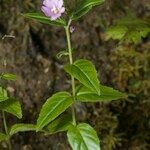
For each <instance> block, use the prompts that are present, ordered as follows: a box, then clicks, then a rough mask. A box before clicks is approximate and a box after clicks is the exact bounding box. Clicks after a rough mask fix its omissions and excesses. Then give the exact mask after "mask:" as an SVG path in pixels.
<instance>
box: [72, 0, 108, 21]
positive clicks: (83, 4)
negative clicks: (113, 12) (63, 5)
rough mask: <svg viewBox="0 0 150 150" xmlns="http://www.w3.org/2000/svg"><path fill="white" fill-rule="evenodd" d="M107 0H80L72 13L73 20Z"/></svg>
mask: <svg viewBox="0 0 150 150" xmlns="http://www.w3.org/2000/svg"><path fill="white" fill-rule="evenodd" d="M104 1H105V0H78V1H77V4H76V8H75V10H74V11H73V13H72V17H71V18H72V20H75V19H78V18H80V17H82V16H83V15H85V14H86V13H87V12H88V11H90V10H91V9H92V7H93V6H96V5H101V4H102V3H103V2H104Z"/></svg>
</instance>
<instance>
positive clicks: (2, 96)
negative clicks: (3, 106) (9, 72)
mask: <svg viewBox="0 0 150 150" xmlns="http://www.w3.org/2000/svg"><path fill="white" fill-rule="evenodd" d="M7 99H8V96H7V91H6V90H5V89H3V88H2V87H0V102H2V101H5V100H7Z"/></svg>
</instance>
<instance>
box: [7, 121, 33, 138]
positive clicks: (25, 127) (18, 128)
mask: <svg viewBox="0 0 150 150" xmlns="http://www.w3.org/2000/svg"><path fill="white" fill-rule="evenodd" d="M35 130H36V125H34V124H23V123H21V124H15V125H13V126H12V127H11V129H10V132H9V135H10V136H12V135H14V134H16V133H18V132H27V131H35Z"/></svg>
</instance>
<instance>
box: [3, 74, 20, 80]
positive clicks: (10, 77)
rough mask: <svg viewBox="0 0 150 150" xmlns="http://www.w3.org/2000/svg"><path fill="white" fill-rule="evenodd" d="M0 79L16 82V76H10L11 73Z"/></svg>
mask: <svg viewBox="0 0 150 150" xmlns="http://www.w3.org/2000/svg"><path fill="white" fill-rule="evenodd" d="M1 77H2V79H5V80H16V79H17V76H16V75H15V74H11V73H4V74H2V75H1Z"/></svg>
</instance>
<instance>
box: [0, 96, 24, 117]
mask: <svg viewBox="0 0 150 150" xmlns="http://www.w3.org/2000/svg"><path fill="white" fill-rule="evenodd" d="M0 110H3V111H6V112H8V113H11V114H13V115H14V116H16V117H18V118H19V119H21V118H22V110H21V105H20V103H19V101H18V100H16V99H15V98H9V99H7V100H5V101H3V102H1V103H0Z"/></svg>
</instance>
